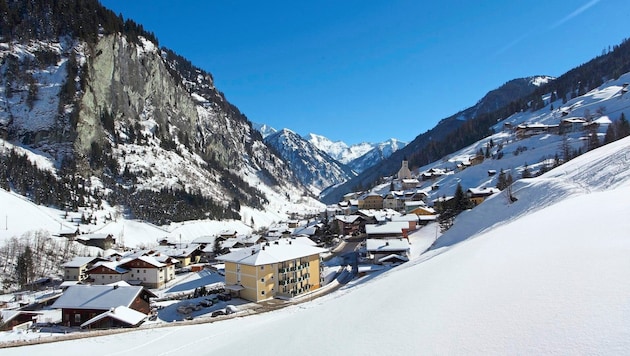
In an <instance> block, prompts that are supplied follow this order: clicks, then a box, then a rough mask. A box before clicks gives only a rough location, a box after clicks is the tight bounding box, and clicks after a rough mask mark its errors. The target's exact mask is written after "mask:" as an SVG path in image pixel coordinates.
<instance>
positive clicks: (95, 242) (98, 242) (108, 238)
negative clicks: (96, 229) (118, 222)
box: [76, 234, 116, 250]
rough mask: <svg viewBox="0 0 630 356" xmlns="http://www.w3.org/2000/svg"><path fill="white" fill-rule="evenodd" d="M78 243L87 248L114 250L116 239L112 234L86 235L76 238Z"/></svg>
mask: <svg viewBox="0 0 630 356" xmlns="http://www.w3.org/2000/svg"><path fill="white" fill-rule="evenodd" d="M76 241H77V242H80V243H82V244H83V245H86V246H93V247H98V248H101V249H103V250H107V249H109V248H112V247H113V246H114V245H115V244H116V239H115V238H114V235H112V234H85V235H79V236H77V237H76Z"/></svg>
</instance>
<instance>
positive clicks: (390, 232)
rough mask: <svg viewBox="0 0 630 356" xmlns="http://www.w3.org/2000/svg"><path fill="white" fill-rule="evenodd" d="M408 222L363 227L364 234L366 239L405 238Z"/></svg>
mask: <svg viewBox="0 0 630 356" xmlns="http://www.w3.org/2000/svg"><path fill="white" fill-rule="evenodd" d="M408 231H409V222H407V221H395V222H386V223H384V224H379V225H365V233H366V234H367V238H368V239H379V238H380V239H385V238H395V237H405V238H406V237H407V233H408Z"/></svg>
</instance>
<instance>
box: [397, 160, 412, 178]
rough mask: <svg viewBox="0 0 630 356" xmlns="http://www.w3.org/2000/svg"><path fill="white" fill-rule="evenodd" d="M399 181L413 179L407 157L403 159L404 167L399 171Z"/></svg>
mask: <svg viewBox="0 0 630 356" xmlns="http://www.w3.org/2000/svg"><path fill="white" fill-rule="evenodd" d="M398 179H411V171H410V170H409V162H408V161H407V157H405V158H403V161H402V166H401V167H400V169H399V170H398Z"/></svg>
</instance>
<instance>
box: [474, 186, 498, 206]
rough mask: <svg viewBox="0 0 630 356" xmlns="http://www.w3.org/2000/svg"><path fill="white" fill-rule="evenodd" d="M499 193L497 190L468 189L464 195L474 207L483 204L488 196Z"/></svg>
mask: <svg viewBox="0 0 630 356" xmlns="http://www.w3.org/2000/svg"><path fill="white" fill-rule="evenodd" d="M500 192H501V191H500V190H499V189H497V188H480V189H479V188H469V189H468V190H466V195H467V196H468V199H470V201H472V202H473V204H475V206H476V205H479V204H481V203H483V201H484V200H486V198H488V197H489V196H491V195H493V194H496V193H500Z"/></svg>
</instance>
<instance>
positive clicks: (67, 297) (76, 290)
mask: <svg viewBox="0 0 630 356" xmlns="http://www.w3.org/2000/svg"><path fill="white" fill-rule="evenodd" d="M143 289H144V287H140V286H130V287H126V286H95V285H92V286H89V285H76V286H70V287H68V289H67V290H66V291H65V292H64V293H63V295H62V296H61V297H59V299H57V301H55V303H54V304H53V305H52V308H56V309H63V308H74V309H97V310H108V309H110V308H114V307H117V306H120V305H123V306H126V307H128V306H130V305H131V303H132V302H133V301H134V300H135V299H136V297H137V296H138V295H140V293H141V292H142V290H143Z"/></svg>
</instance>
